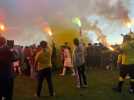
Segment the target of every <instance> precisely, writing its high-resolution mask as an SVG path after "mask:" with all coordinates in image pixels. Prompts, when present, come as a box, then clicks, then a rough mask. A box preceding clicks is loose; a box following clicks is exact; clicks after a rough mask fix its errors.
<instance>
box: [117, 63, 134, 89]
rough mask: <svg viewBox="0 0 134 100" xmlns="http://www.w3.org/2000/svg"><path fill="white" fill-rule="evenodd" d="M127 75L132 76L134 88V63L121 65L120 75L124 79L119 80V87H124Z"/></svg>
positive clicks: (131, 83)
mask: <svg viewBox="0 0 134 100" xmlns="http://www.w3.org/2000/svg"><path fill="white" fill-rule="evenodd" d="M127 75H129V76H130V88H131V89H133V90H134V64H128V65H121V66H120V77H121V78H122V79H123V80H122V81H120V82H119V84H118V87H119V88H122V85H123V81H124V79H125V78H126V76H127Z"/></svg>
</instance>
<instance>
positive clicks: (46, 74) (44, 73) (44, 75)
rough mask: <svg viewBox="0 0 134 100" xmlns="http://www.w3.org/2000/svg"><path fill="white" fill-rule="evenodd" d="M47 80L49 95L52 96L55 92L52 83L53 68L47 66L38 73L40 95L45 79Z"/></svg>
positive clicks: (38, 94) (38, 92) (38, 93)
mask: <svg viewBox="0 0 134 100" xmlns="http://www.w3.org/2000/svg"><path fill="white" fill-rule="evenodd" d="M44 79H46V80H47V84H48V89H49V95H50V96H52V95H53V93H54V90H53V84H52V71H51V68H45V69H43V70H40V71H39V72H38V75H37V81H38V82H37V96H40V93H41V89H42V83H43V80H44Z"/></svg>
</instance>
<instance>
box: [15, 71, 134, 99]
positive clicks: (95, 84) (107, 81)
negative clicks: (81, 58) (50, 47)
mask: <svg viewBox="0 0 134 100" xmlns="http://www.w3.org/2000/svg"><path fill="white" fill-rule="evenodd" d="M117 76H118V74H117V72H116V71H113V72H111V71H105V70H91V71H89V72H88V88H83V89H77V88H76V87H75V79H74V77H72V76H71V75H69V74H68V75H66V76H64V77H60V76H58V75H56V76H54V77H53V83H54V87H55V91H56V96H55V97H49V96H48V89H47V86H46V82H44V88H43V91H42V97H41V98H40V99H38V98H36V97H34V94H35V87H36V81H35V80H33V79H30V78H28V77H17V78H16V80H15V89H14V91H15V93H14V100H45V99H46V100H134V94H129V93H128V81H126V83H125V84H124V88H123V92H122V93H116V92H113V91H112V87H113V85H114V84H115V83H117Z"/></svg>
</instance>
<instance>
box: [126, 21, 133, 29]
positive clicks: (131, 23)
mask: <svg viewBox="0 0 134 100" xmlns="http://www.w3.org/2000/svg"><path fill="white" fill-rule="evenodd" d="M132 25H134V19H130V20H128V21H126V22H125V26H126V27H128V28H130V27H131V26H132Z"/></svg>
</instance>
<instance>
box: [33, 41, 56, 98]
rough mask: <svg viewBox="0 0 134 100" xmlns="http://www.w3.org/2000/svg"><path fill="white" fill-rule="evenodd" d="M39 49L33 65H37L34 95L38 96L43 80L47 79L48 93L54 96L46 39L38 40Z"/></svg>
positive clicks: (49, 54) (49, 55) (49, 51)
mask: <svg viewBox="0 0 134 100" xmlns="http://www.w3.org/2000/svg"><path fill="white" fill-rule="evenodd" d="M40 47H41V49H40V51H38V52H37V54H36V56H35V66H37V67H36V68H37V91H36V96H37V97H40V93H41V89H42V84H43V80H44V79H46V80H47V84H48V89H49V95H50V96H54V95H55V93H54V89H53V83H52V64H51V54H52V52H51V49H50V48H49V47H48V43H47V42H46V41H41V42H40Z"/></svg>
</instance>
